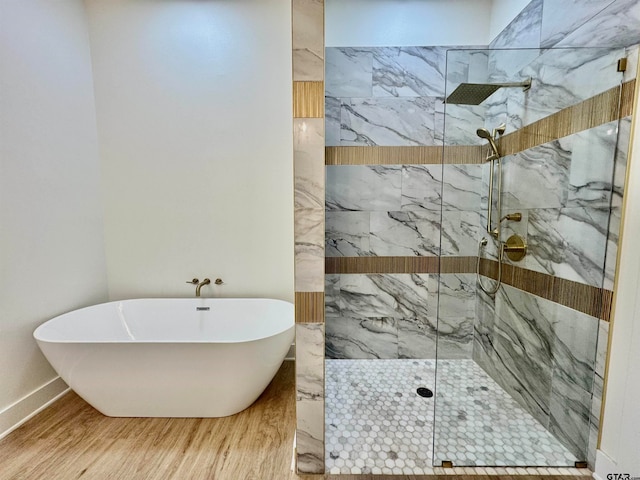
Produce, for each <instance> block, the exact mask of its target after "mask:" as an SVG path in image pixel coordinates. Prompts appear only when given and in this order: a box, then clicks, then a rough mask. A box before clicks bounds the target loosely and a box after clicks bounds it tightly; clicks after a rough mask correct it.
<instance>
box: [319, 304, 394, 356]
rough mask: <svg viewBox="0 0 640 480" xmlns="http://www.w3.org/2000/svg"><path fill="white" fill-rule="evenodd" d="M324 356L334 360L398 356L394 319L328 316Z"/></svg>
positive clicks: (352, 315) (350, 313)
mask: <svg viewBox="0 0 640 480" xmlns="http://www.w3.org/2000/svg"><path fill="white" fill-rule="evenodd" d="M325 323H326V342H327V344H326V356H327V358H333V359H340V358H341V359H357V358H359V359H362V358H368V359H372V358H398V325H397V319H395V318H384V317H380V318H374V317H361V316H357V315H354V314H352V312H349V314H340V315H338V316H327V317H326V319H325Z"/></svg>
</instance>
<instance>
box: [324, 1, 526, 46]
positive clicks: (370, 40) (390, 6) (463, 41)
mask: <svg viewBox="0 0 640 480" xmlns="http://www.w3.org/2000/svg"><path fill="white" fill-rule="evenodd" d="M509 1H511V0H509ZM515 2H516V3H520V2H521V0H515ZM520 10H522V9H520ZM520 10H518V12H519V11H520ZM492 11H493V9H492V0H403V1H398V0H348V1H345V0H326V1H325V35H326V46H327V47H350V46H351V47H384V46H415V45H488V44H489V42H490V41H491V40H492V39H493V37H490V26H491V24H492V18H491V14H492ZM516 13H517V12H516ZM514 17H515V14H514ZM512 18H513V17H512ZM510 21H511V20H509V22H510ZM509 22H507V24H508V23H509ZM505 26H506V24H505ZM494 36H495V35H494Z"/></svg>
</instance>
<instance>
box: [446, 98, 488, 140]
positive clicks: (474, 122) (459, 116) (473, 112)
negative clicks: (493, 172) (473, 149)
mask: <svg viewBox="0 0 640 480" xmlns="http://www.w3.org/2000/svg"><path fill="white" fill-rule="evenodd" d="M486 112H487V106H486V105H484V104H481V105H456V104H453V103H442V102H441V101H440V100H437V101H436V103H435V133H434V135H435V138H434V139H435V141H436V142H441V143H442V142H444V145H445V146H451V145H479V144H480V143H482V140H481V139H480V138H479V137H478V136H477V135H476V130H477V129H478V128H480V127H482V126H484V125H485V117H486Z"/></svg>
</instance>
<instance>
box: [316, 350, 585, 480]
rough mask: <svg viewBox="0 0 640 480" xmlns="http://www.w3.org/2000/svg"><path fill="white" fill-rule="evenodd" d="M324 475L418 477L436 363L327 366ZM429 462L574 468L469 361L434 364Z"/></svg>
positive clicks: (426, 448)
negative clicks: (424, 391) (422, 390)
mask: <svg viewBox="0 0 640 480" xmlns="http://www.w3.org/2000/svg"><path fill="white" fill-rule="evenodd" d="M325 369H326V372H325V376H326V387H325V388H326V392H325V394H326V400H325V423H326V425H325V445H326V452H325V459H326V460H325V461H326V471H327V472H329V473H331V474H360V473H364V474H366V473H372V474H395V475H400V474H404V475H412V474H413V475H421V474H424V473H426V472H425V469H430V468H432V467H433V464H434V461H433V455H434V445H433V438H434V435H433V425H434V398H433V397H432V398H424V397H421V396H419V395H418V394H417V393H416V391H417V389H418V388H419V387H427V388H429V389H432V390H433V388H434V378H435V360H326V363H325ZM438 382H439V383H438V384H439V386H440V391H439V392H438V402H439V403H438V414H437V415H438V416H437V420H438V422H437V424H436V429H437V441H436V446H435V447H436V448H435V464H436V465H438V466H439V465H440V464H441V462H442V461H443V460H450V461H452V462H453V464H454V465H456V466H458V465H459V466H511V465H517V466H540V467H542V466H549V467H553V466H567V465H571V466H573V464H574V462H575V461H576V460H577V458H576V457H575V456H574V455H572V454H571V453H570V452H569V451H568V450H567V449H566V448H565V447H564V446H562V445H561V444H560V443H559V442H558V441H557V440H556V439H555V437H553V436H552V435H551V434H550V433H549V432H548V431H547V430H546V429H545V428H544V427H543V426H542V425H541V424H540V423H539V422H537V421H536V420H535V419H534V418H533V417H532V416H531V415H530V414H529V413H527V412H526V411H525V410H524V409H522V407H520V406H519V405H518V404H517V403H516V401H515V400H513V399H512V398H511V397H510V396H509V394H507V393H506V392H505V391H504V390H503V389H502V388H501V387H500V386H499V385H498V384H497V383H496V382H495V381H493V379H491V377H489V376H488V375H487V374H486V373H485V372H484V370H482V369H481V368H480V367H479V366H478V365H477V364H476V363H475V362H474V361H473V360H440V361H439V363H438Z"/></svg>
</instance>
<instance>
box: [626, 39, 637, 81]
mask: <svg viewBox="0 0 640 480" xmlns="http://www.w3.org/2000/svg"><path fill="white" fill-rule="evenodd" d="M639 51H640V44H635V45H631V46H629V47H626V48H625V49H624V52H625V57H626V58H627V71H626V72H624V73H623V75H622V79H623V81H625V82H630V81H631V80H634V79H635V78H636V77H637V76H638V52H639Z"/></svg>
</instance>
